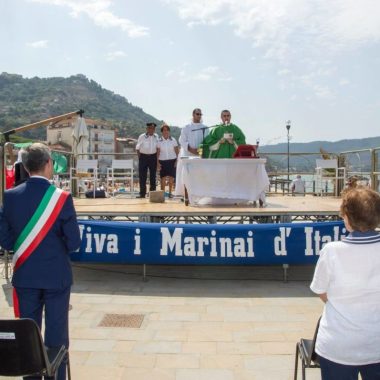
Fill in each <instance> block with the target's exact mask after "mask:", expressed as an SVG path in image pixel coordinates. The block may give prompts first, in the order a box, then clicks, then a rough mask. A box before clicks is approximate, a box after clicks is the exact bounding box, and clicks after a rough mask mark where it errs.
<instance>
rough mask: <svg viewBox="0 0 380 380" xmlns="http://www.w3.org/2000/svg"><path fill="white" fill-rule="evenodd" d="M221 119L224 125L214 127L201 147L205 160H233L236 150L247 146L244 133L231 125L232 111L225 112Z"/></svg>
mask: <svg viewBox="0 0 380 380" xmlns="http://www.w3.org/2000/svg"><path fill="white" fill-rule="evenodd" d="M221 118H222V124H220V125H217V126H216V127H214V128H213V129H212V130H211V132H210V134H209V135H208V136H207V137H206V138H205V139H204V140H203V142H202V144H201V146H200V148H201V149H202V157H204V158H232V157H233V155H234V153H235V151H236V148H237V147H238V146H239V145H242V144H245V136H244V133H243V132H242V131H241V129H240V128H239V127H238V126H237V125H235V124H232V123H231V113H230V111H228V110H223V111H222V113H221Z"/></svg>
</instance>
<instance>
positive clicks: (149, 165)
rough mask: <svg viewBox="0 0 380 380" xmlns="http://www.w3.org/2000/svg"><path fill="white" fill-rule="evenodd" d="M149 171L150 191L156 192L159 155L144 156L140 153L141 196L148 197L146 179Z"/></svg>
mask: <svg viewBox="0 0 380 380" xmlns="http://www.w3.org/2000/svg"><path fill="white" fill-rule="evenodd" d="M148 169H149V182H150V187H149V190H150V191H155V190H156V172H157V153H154V154H143V153H140V157H139V181H140V196H141V197H145V195H146V179H147V177H148Z"/></svg>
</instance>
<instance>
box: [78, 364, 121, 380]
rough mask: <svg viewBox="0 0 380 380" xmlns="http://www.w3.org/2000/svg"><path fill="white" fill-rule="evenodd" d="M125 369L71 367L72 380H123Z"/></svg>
mask: <svg viewBox="0 0 380 380" xmlns="http://www.w3.org/2000/svg"><path fill="white" fill-rule="evenodd" d="M123 371H124V369H123V368H117V367H109V368H107V367H89V366H78V365H72V366H71V377H72V379H80V380H94V379H96V380H115V379H121V378H122V375H123Z"/></svg>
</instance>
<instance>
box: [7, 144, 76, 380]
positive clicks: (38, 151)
mask: <svg viewBox="0 0 380 380" xmlns="http://www.w3.org/2000/svg"><path fill="white" fill-rule="evenodd" d="M22 162H23V165H24V166H25V168H26V170H27V171H28V173H29V174H30V178H29V179H28V180H27V181H26V182H24V183H22V184H21V185H19V186H17V187H15V188H13V189H11V190H7V191H6V192H5V193H4V202H3V207H2V209H1V210H0V245H1V246H2V247H3V248H5V249H7V250H13V251H14V257H13V266H14V273H13V278H12V284H13V287H14V292H13V303H14V310H15V316H16V317H21V318H31V319H33V320H35V321H36V322H37V324H38V325H39V326H40V327H41V324H42V315H43V311H45V345H46V346H47V347H59V346H61V345H62V344H64V345H65V346H66V347H68V345H69V329H68V312H69V300H70V288H71V285H72V281H73V278H72V271H71V263H70V257H69V253H70V252H72V251H75V250H76V249H78V248H79V246H80V243H81V240H80V233H79V228H78V223H77V219H76V213H75V209H74V205H73V200H72V198H71V195H70V194H69V193H67V192H65V191H62V190H61V189H57V188H56V187H54V186H53V185H51V184H50V182H49V179H50V178H51V177H52V174H53V161H52V159H51V156H50V151H49V148H48V147H47V146H45V145H43V144H39V143H36V144H32V145H31V146H30V147H29V148H27V150H26V151H25V152H24V153H23V155H22ZM65 378H66V366H65V365H62V366H61V367H60V368H59V371H58V379H59V380H64V379H65ZM29 379H38V377H32V378H29Z"/></svg>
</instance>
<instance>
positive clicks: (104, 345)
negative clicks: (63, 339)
mask: <svg viewBox="0 0 380 380" xmlns="http://www.w3.org/2000/svg"><path fill="white" fill-rule="evenodd" d="M115 344H116V342H115V341H114V340H107V339H75V338H73V337H70V350H73V351H93V352H97V351H101V352H103V351H111V350H112V349H113V347H114V346H115Z"/></svg>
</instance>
